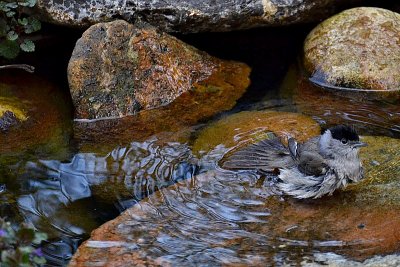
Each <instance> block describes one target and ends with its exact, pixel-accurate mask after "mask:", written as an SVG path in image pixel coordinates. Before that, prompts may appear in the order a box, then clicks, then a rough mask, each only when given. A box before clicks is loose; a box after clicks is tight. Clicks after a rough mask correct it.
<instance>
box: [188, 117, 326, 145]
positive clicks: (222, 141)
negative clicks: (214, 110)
mask: <svg viewBox="0 0 400 267" xmlns="http://www.w3.org/2000/svg"><path fill="white" fill-rule="evenodd" d="M271 133H273V134H275V135H277V136H278V137H281V138H282V141H283V142H285V141H286V140H287V138H288V137H295V138H296V139H297V140H299V141H305V140H307V139H309V138H310V137H313V136H315V135H318V134H320V127H319V125H318V124H317V123H316V122H315V121H314V120H313V119H312V118H310V117H308V116H304V115H301V114H296V113H289V112H275V111H243V112H239V113H236V114H233V115H230V116H227V117H224V118H222V119H220V120H218V121H216V122H214V123H211V124H210V125H209V126H208V127H206V128H205V129H204V130H202V131H201V132H200V133H199V135H198V138H197V139H196V141H195V142H194V144H193V151H194V152H195V153H199V152H208V151H210V150H212V149H213V148H215V147H216V146H218V145H223V146H224V147H226V148H231V147H233V146H234V145H235V144H238V143H241V146H243V145H246V144H249V143H253V142H255V141H260V140H263V139H265V138H268V137H269V136H270V134H271Z"/></svg>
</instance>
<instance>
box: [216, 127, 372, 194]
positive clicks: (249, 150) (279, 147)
mask: <svg viewBox="0 0 400 267" xmlns="http://www.w3.org/2000/svg"><path fill="white" fill-rule="evenodd" d="M287 143H288V145H287V146H285V145H284V144H283V143H282V142H281V141H280V139H279V138H277V137H274V138H272V139H266V140H262V141H260V142H258V143H255V144H252V145H250V146H248V147H245V148H243V149H240V150H238V151H236V152H233V153H232V154H230V155H228V156H227V158H223V160H222V168H224V169H230V170H256V171H258V172H260V173H261V174H270V175H275V176H276V179H274V185H275V186H276V187H277V189H278V190H279V191H281V192H282V193H283V194H285V195H289V196H292V197H294V198H297V199H308V198H314V199H316V198H320V197H322V196H324V195H332V193H333V192H334V191H335V190H336V189H339V188H345V187H346V186H347V185H348V184H349V183H355V182H358V181H360V180H362V179H363V178H364V169H363V166H362V163H361V161H360V159H359V155H358V154H359V149H360V148H361V147H363V146H367V144H366V143H364V142H361V141H360V137H359V135H358V134H357V132H356V131H355V129H354V128H353V127H350V126H347V125H337V126H334V127H331V128H328V129H326V130H325V131H324V132H323V133H322V134H321V135H319V136H316V137H313V138H311V139H309V140H307V141H306V142H304V143H300V142H297V141H296V140H295V139H294V138H288V142H287Z"/></svg>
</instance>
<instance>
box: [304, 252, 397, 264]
mask: <svg viewBox="0 0 400 267" xmlns="http://www.w3.org/2000/svg"><path fill="white" fill-rule="evenodd" d="M315 258H316V262H307V260H305V261H303V262H301V266H304V267H320V266H327V265H328V266H335V267H378V266H387V267H390V266H399V265H400V256H399V255H397V254H392V255H386V256H374V257H372V258H370V259H366V260H365V261H363V262H359V261H353V260H349V259H346V258H345V257H343V256H340V255H337V254H335V253H317V254H315Z"/></svg>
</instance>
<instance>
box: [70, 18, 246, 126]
mask: <svg viewBox="0 0 400 267" xmlns="http://www.w3.org/2000/svg"><path fill="white" fill-rule="evenodd" d="M226 66H231V67H233V68H234V67H239V66H242V67H243V68H246V67H245V66H244V64H241V63H235V62H226V61H221V60H219V59H216V58H214V57H211V56H209V55H208V54H206V53H204V52H201V51H199V50H197V49H196V48H194V47H192V46H189V45H187V44H185V43H183V42H182V41H180V40H178V39H176V38H175V37H172V36H170V35H168V34H166V33H162V32H159V31H157V30H156V29H155V28H154V27H151V26H149V25H143V24H140V25H131V24H129V23H127V22H125V21H122V20H118V21H114V22H110V23H100V24H97V25H94V26H92V27H90V28H89V29H88V30H87V31H86V32H85V33H84V34H83V36H82V38H81V39H79V40H78V42H77V44H76V46H75V49H74V52H73V54H72V57H71V59H70V62H69V66H68V81H69V85H70V91H71V95H72V100H73V102H74V105H75V110H76V112H75V114H76V118H79V119H97V118H110V117H122V116H126V115H132V114H134V113H136V112H137V111H139V110H142V109H152V108H157V107H160V106H163V105H166V104H169V103H171V102H172V101H174V100H175V99H176V98H177V97H178V96H180V95H181V94H182V93H184V92H187V91H190V90H192V89H195V88H196V84H198V83H199V82H201V81H205V80H207V79H209V78H210V77H211V76H213V75H215V74H216V73H219V72H223V69H224V68H226ZM213 85H214V84H213V83H212V81H210V83H209V84H208V86H210V87H211V86H213Z"/></svg>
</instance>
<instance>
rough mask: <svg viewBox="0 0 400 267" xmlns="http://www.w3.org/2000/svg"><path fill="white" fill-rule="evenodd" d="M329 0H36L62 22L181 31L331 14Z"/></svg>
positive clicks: (45, 12) (223, 28)
mask: <svg viewBox="0 0 400 267" xmlns="http://www.w3.org/2000/svg"><path fill="white" fill-rule="evenodd" d="M349 2H350V3H351V2H356V1H343V0H341V1H333V0H317V1H316V0H292V1H287V0H248V1H242V0H206V1H204V0H203V1H198V0H184V1H175V0H167V1H148V0H139V1H138V0H127V1H100V0H95V1H93V0H90V1H89V0H83V1H74V0H67V1H49V0H39V1H38V3H37V6H38V8H39V12H40V13H41V16H42V17H41V19H42V20H47V21H50V22H53V23H57V24H62V25H66V26H71V25H75V26H87V25H90V24H94V23H98V22H105V21H110V20H112V19H113V18H123V19H125V20H127V21H131V22H135V21H139V20H140V21H146V22H148V23H150V24H153V25H155V26H157V27H158V28H160V29H162V30H164V31H169V32H171V31H177V32H182V33H188V32H200V31H229V30H237V29H247V28H253V27H258V26H276V25H282V24H294V23H299V22H303V23H304V22H310V21H318V20H320V19H321V18H325V17H326V16H327V15H329V14H333V12H334V11H335V9H336V7H337V6H338V5H340V4H347V5H348V4H349Z"/></svg>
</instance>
